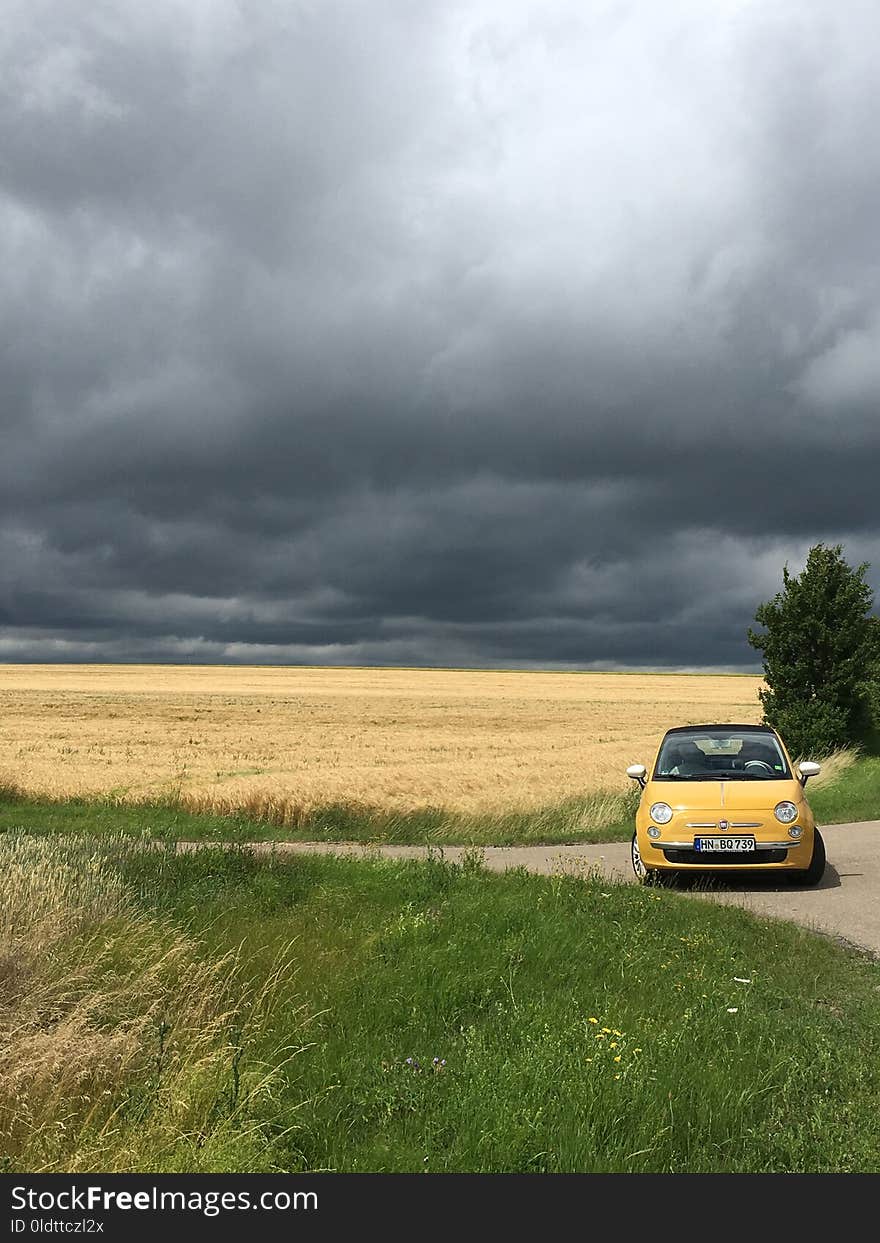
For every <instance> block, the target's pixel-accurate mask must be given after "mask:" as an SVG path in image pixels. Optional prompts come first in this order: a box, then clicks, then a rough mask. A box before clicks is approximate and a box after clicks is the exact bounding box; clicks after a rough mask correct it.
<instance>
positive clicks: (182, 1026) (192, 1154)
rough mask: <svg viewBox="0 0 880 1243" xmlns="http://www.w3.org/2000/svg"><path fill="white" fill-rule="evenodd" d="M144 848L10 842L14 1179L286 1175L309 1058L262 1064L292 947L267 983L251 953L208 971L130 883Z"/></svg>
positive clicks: (8, 1139)
mask: <svg viewBox="0 0 880 1243" xmlns="http://www.w3.org/2000/svg"><path fill="white" fill-rule="evenodd" d="M133 849H143V848H137V847H133V845H132V844H131V843H128V844H127V845H123V844H121V843H120V842H119V841H113V840H112V839H111V840H110V841H103V842H98V841H96V840H94V839H91V840H89V839H57V838H33V837H25V836H20V835H14V834H13V835H7V836H5V837H4V838H2V839H0V1153H2V1157H3V1162H4V1164H5V1168H7V1169H16V1170H27V1171H29V1172H39V1171H51V1170H56V1169H63V1170H68V1171H75V1170H88V1169H102V1170H105V1171H113V1170H139V1169H165V1170H169V1169H170V1170H174V1169H177V1170H224V1169H230V1168H235V1167H236V1166H237V1165H239V1166H240V1165H242V1164H243V1165H245V1166H246V1167H247V1168H255V1166H256V1168H261V1166H264V1164H265V1162H267V1161H269V1163H270V1165H271V1143H270V1142H269V1140H268V1136H269V1133H270V1131H271V1125H272V1116H273V1094H274V1091H275V1086H276V1082H277V1079H278V1075H279V1073H280V1069H281V1067H282V1066H283V1064H284V1062H285V1060H286V1058H287V1057H288V1056H289V1055H290V1054H291V1053H292V1052H294V1049H293V1048H291V1049H289V1050H287V1051H284V1050H279V1049H277V1048H276V1049H273V1050H272V1051H271V1056H270V1058H269V1060H268V1061H263V1060H260V1059H257V1058H255V1057H253V1056H252V1051H253V1050H254V1049H257V1048H259V1047H260V1045H261V1039H262V1035H263V1029H264V1025H265V1021H266V1015H267V1014H268V1013H269V1012H271V1010H272V1008H273V1006H274V1005H275V1003H276V1001H277V998H278V996H279V994H282V993H283V994H289V993H290V991H291V989H290V978H289V977H290V971H291V961H292V960H291V955H290V953H289V947H286V946H280V947H279V949H278V953H277V961H276V963H275V964H274V966H273V968H272V969H271V970H269V971H268V972H266V973H265V974H264V975H263V978H262V979H260V980H259V981H257V982H256V983H254V982H252V981H251V980H249V978H248V972H247V970H246V964H245V963H244V962H243V961H242V959H241V956H240V955H239V953H238V952H237V950H236V949H235V948H228V949H226V950H225V951H224V952H222V953H221V954H219V955H215V956H214V957H210V956H209V957H207V958H206V957H205V956H204V955H203V953H202V951H201V947H200V945H199V943H198V942H197V941H196V940H195V939H194V938H192V937H191V936H186V935H184V934H183V933H182V932H180V931H179V930H178V929H177V928H176V927H175V926H174V924H173V923H171V922H170V921H169V920H168V919H163V918H160V917H158V916H156V915H148V914H146V913H145V912H144V911H143V910H142V909H140V907H139V905H138V903H137V902H136V901H135V900H134V898H133V896H132V894H131V892H130V890H129V889H128V888H127V887H126V886H125V885H124V884H123V882H122V880H121V879H120V874H119V869H118V864H119V859H120V852H122V853H123V854H124V853H126V852H128V853H130V852H131V851H132V850H133ZM295 1014H296V1011H295V1009H294V1015H295ZM291 1026H292V1029H293V1030H292V1034H296V1028H297V1024H296V1022H293V1023H292V1025H291Z"/></svg>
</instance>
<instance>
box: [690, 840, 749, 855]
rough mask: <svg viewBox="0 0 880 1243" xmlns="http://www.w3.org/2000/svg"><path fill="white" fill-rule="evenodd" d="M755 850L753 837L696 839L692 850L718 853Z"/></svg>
mask: <svg viewBox="0 0 880 1243" xmlns="http://www.w3.org/2000/svg"><path fill="white" fill-rule="evenodd" d="M754 849H755V839H754V838H753V837H696V838H694V850H712V851H718V853H719V854H720V853H721V852H722V851H726V850H730V851H749V850H754Z"/></svg>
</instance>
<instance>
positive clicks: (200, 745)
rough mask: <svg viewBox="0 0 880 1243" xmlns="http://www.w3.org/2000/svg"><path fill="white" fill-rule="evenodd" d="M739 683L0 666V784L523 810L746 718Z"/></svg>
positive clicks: (605, 785) (744, 687)
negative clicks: (707, 729) (672, 738)
mask: <svg viewBox="0 0 880 1243" xmlns="http://www.w3.org/2000/svg"><path fill="white" fill-rule="evenodd" d="M759 685H760V678H759V677H757V676H751V675H742V676H740V675H702V674H630V673H627V674H617V673H548V672H531V671H528V672H522V671H469V670H467V671H460V670H432V669H343V668H308V667H253V666H247V667H238V666H157V665H152V666H149V665H0V707H2V714H0V780H2V781H6V782H8V783H9V784H12V785H15V786H17V787H19V788H20V789H23V790H24V791H26V792H27V793H30V794H38V795H48V796H50V797H55V798H62V797H68V796H89V795H105V796H110V797H112V798H114V799H118V800H119V801H141V800H148V799H155V798H159V799H162V798H168V797H175V798H181V799H182V800H183V801H184V802H185V803H187V804H189V805H191V806H198V807H199V808H201V809H212V808H213V809H216V810H224V811H226V810H229V809H230V808H234V807H245V806H248V805H249V804H250V805H254V804H255V802H258V801H259V800H260V799H264V798H272V799H275V800H276V801H278V800H281V801H282V802H284V803H288V804H291V805H296V806H297V807H299V808H310V807H316V806H320V805H322V804H327V803H334V802H344V803H363V804H370V805H373V806H377V807H383V808H388V809H392V810H408V809H413V808H419V807H426V806H431V807H442V808H445V809H448V810H450V811H457V812H465V813H482V812H497V811H507V810H519V809H522V810H529V809H535V808H538V807H542V806H548V805H552V804H555V803H558V802H559V801H560V800H562V799H565V798H569V797H578V796H581V795H584V794H589V793H593V792H597V791H608V792H610V793H613V792H617V791H623V790H626V789H627V788H628V786H629V783H628V781H627V778H626V776H625V774H624V770H625V768H626V766H627V764H631V763H635V762H643V763H648V762H649V760H650V757H651V754H652V751H653V749H654V748H656V746H657V744H658V742H659V740H660V737H661V736H662V734H663V732H664V731H665V730H666V729H668V728H669V727H670V726H672V725H683V724H688V723H696V722H705V721H739V722H756V721H758V720H759V719H760V704H759V701H758V696H757V691H758V687H759Z"/></svg>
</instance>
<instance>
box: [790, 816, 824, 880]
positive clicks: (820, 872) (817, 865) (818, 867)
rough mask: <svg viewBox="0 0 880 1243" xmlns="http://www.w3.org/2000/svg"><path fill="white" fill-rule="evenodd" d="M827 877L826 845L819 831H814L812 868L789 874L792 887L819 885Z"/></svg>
mask: <svg viewBox="0 0 880 1243" xmlns="http://www.w3.org/2000/svg"><path fill="white" fill-rule="evenodd" d="M824 875H825V843H824V841H823V840H822V834H821V833H820V832H819V830H818V829H814V831H813V856H812V858H811V859H810V866H809V867H807V868H802V869H800V870H799V871H797V872H790V873H789V881H790V882H791V884H792V885H818V884H819V881H820V880H821V879H822V877H823V876H824Z"/></svg>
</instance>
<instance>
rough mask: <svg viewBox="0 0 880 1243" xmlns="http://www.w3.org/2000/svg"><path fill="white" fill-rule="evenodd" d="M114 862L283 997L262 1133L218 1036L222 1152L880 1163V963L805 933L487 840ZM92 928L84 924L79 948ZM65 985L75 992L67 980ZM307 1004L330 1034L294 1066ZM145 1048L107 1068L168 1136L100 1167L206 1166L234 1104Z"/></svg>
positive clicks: (426, 1166)
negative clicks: (169, 1071)
mask: <svg viewBox="0 0 880 1243" xmlns="http://www.w3.org/2000/svg"><path fill="white" fill-rule="evenodd" d="M44 845H45V843H44ZM50 845H51V847H52V849H57V846H58V844H57V843H54V842H53V843H50ZM90 849H91V850H92V855H91V856H90V858H91V860H92V861H91V863H89V865H88V866H89V869H91V870H94V867H95V865H96V861H98V855H96V854H95V847H94V844H93V846H92V847H91V848H90ZM101 850H102V851H104V854H103V856H101V858H102V860H103V861H102V862H101V863H100V866H101V867H102V868H103V869H105V870H106V871H107V872H108V874H110V873H111V872H112V873H115V875H116V876H117V877H118V878H119V880H120V881H121V882H122V887H123V889H124V893H125V902H126V903H127V904H129V907H128V908H127V909H130V910H131V911H132V912H135V911H136V912H137V916H136V918H137V920H144V921H146V923H147V925H148V926H149V927H151V928H154V929H158V930H160V931H159V933H158V934H157V935H158V936H159V939H160V941H161V942H162V943H163V944H164V939H165V938H172V940H173V941H174V942H175V943H176V941H177V939H178V938H179V939H181V940H182V942H183V944H184V945H185V947H186V955H187V956H188V958H187V961H188V962H189V970H196V969H198V970H200V971H207V972H208V973H209V977H210V978H211V979H212V980H213V979H215V978H216V972H217V964H218V963H223V962H225V961H227V956H228V955H229V954H230V952H231V951H232V950H233V948H235V953H236V956H237V959H236V960H237V961H238V962H240V963H243V964H247V973H248V976H249V979H250V989H251V991H252V992H253V991H260V990H262V995H264V996H266V997H267V998H268V1000H267V1003H266V1004H265V1005H263V1006H262V1007H261V1008H260V1013H259V1018H258V1021H257V1022H256V1024H255V1026H254V1032H253V1036H252V1038H251V1039H250V1040H249V1041H248V1042H247V1046H246V1048H245V1051H244V1053H243V1055H242V1056H241V1060H240V1063H239V1073H240V1074H242V1075H247V1074H248V1073H250V1068H251V1067H252V1066H254V1065H256V1066H257V1067H261V1068H262V1069H261V1071H260V1074H262V1075H263V1077H264V1078H265V1075H266V1066H267V1064H268V1066H269V1067H270V1069H271V1070H272V1072H273V1073H272V1074H271V1076H270V1080H269V1081H270V1082H271V1085H272V1086H271V1090H270V1091H267V1092H265V1093H263V1095H262V1096H261V1097H260V1098H259V1100H258V1101H257V1102H256V1103H255V1104H254V1106H253V1109H252V1111H251V1112H252V1116H253V1122H254V1126H253V1127H252V1128H251V1129H250V1130H249V1129H248V1127H246V1126H238V1125H237V1124H236V1123H235V1122H234V1121H233V1123H232V1124H231V1128H230V1124H229V1120H228V1112H229V1105H228V1101H229V1090H230V1084H229V1080H230V1074H231V1069H230V1068H231V1065H232V1059H231V1057H230V1050H232V1049H238V1048H242V1047H243V1042H242V1041H241V1040H240V1039H238V1040H234V1039H230V1038H229V1036H228V1035H227V1036H224V1037H223V1038H222V1039H220V1040H219V1043H216V1042H215V1037H214V1036H213V1035H211V1036H210V1037H209V1038H208V1039H207V1047H208V1049H209V1050H210V1049H215V1050H218V1051H220V1055H219V1057H218V1060H217V1062H216V1063H211V1065H212V1066H213V1070H211V1072H210V1074H209V1075H208V1081H209V1083H210V1084H211V1085H213V1088H212V1091H213V1096H212V1091H199V1092H196V1093H195V1097H196V1099H197V1100H200V1101H201V1100H207V1101H209V1100H212V1099H213V1100H214V1102H215V1103H216V1108H217V1110H218V1111H219V1113H218V1119H217V1121H218V1124H219V1125H220V1126H221V1127H225V1128H226V1129H225V1131H223V1133H222V1135H221V1136H220V1137H219V1138H218V1140H217V1141H216V1143H215V1147H214V1151H213V1160H214V1165H213V1168H218V1167H217V1164H216V1162H217V1160H218V1159H220V1160H222V1161H223V1162H224V1163H225V1168H226V1169H228V1170H229V1171H232V1170H248V1169H271V1168H274V1169H282V1170H316V1169H331V1170H342V1171H379V1170H391V1171H425V1170H427V1171H522V1172H532V1171H534V1172H538V1171H551V1172H552V1171H577V1170H580V1171H616V1172H629V1171H632V1172H636V1171H661V1172H662V1171H675V1172H688V1171H694V1172H699V1171H724V1172H737V1171H740V1172H742V1171H749V1172H782V1171H873V1170H876V1169H877V1167H878V1164H880V1059H878V1058H877V1031H878V1030H880V990H878V986H880V966H878V964H877V963H876V962H873V961H869V960H866V959H863V958H861V957H858V956H856V955H854V954H852V953H848V952H846V951H844V950H842V949H840V948H839V947H837V946H836V945H835V944H833V943H832V942H831V941H828V940H825V939H821V938H818V937H815V936H813V935H811V934H809V933H807V932H805V931H803V930H800V929H798V928H796V927H794V926H792V925H788V924H785V923H782V922H773V921H769V920H759V919H756V918H755V917H753V916H751V915H749V914H748V913H747V912H745V911H742V910H739V909H736V908H733V907H725V906H720V905H718V906H716V905H715V904H712V903H709V902H704V901H703V900H701V899H699V898H696V897H693V896H691V897H688V896H687V895H681V894H676V893H667V892H664V891H661V892H655V891H653V890H651V889H642V888H636V887H634V886H625V885H615V884H611V883H609V882H607V881H595V880H587V881H580V880H577V879H573V878H570V877H566V878H542V877H533V876H528V875H526V874H525V873H522V872H510V873H507V874H505V875H503V876H488V875H486V874H485V873H484V872H482V870H481V868H480V866H479V860H478V857H476V856H475V857H474V858H473V859H471V860H470V861H469V862H468V863H467V864H466V865H464V866H460V867H454V866H451V865H448V864H446V863H444V862H443V861H441V860H440V859H439V858H433V859H429V860H428V861H426V862H423V863H417V864H413V863H409V864H401V863H392V862H387V861H376V862H365V861H362V860H347V859H333V858H323V857H317V856H302V857H300V858H297V859H293V860H287V861H281V860H280V859H278V860H276V859H273V858H272V857H269V858H263V859H259V860H258V859H255V858H252V857H251V856H250V855H249V854H248V853H247V852H245V851H242V850H239V849H236V848H235V847H228V848H225V849H221V848H217V849H212V850H210V849H208V850H204V851H201V852H197V853H196V854H180V853H177V852H174V851H172V850H168V849H165V848H163V847H162V846H161V845H154V846H152V847H147V846H145V845H144V844H136V843H133V842H131V841H130V840H129V841H125V840H121V839H115V840H111V839H107V841H106V842H105V843H103V844H102V846H101ZM84 858H85V856H84ZM117 888H118V886H117ZM114 892H115V890H114ZM114 918H117V916H114ZM132 918H134V915H132ZM88 927H91V925H88ZM89 935H90V933H89V932H88V930H87V929H86V930H85V931H79V932H77V933H76V934H75V936H74V937H73V942H74V943H75V945H76V946H77V947H78V948H77V949H76V951H74V949H71V950H70V951H69V952H70V953H74V952H76V953H78V954H79V960H84V959H85V957H86V954H85V949H84V948H83V947H84V945H85V943H86V942H85V941H83V939H82V938H83V937H84V936H85V937H86V938H87V937H88V936H89ZM116 957H119V958H120V959H121V960H122V961H124V962H127V961H129V959H128V957H127V955H126V954H125V953H120V955H118V956H116ZM279 964H283V971H284V974H283V980H284V983H283V985H282V986H281V987H278V986H274V987H273V986H272V985H271V981H272V980H277V978H278V971H279ZM106 969H107V968H105V970H106ZM221 974H222V973H221ZM239 978H240V977H239ZM54 987H55V988H56V989H62V994H61V995H62V996H63V995H64V994H63V985H62V981H61V977H60V975H59V976H58V978H57V979H56V981H55V985H54ZM114 987H115V986H114ZM111 991H112V990H111ZM233 991H235V990H234V989H233ZM46 995H47V996H49V994H46ZM126 996H127V997H128V1000H127V1001H126V1002H125V1004H119V1005H117V1006H116V1007H115V1009H114V1008H112V1007H111V1008H110V1009H105V1011H104V1012H103V1013H104V1020H103V1027H102V1029H101V1030H102V1031H103V1032H104V1033H105V1036H106V1038H108V1039H109V1038H110V1037H111V1036H112V1035H113V1033H114V1032H116V1031H119V1030H123V1031H124V1030H125V1022H126V1017H127V1016H128V1015H129V1014H131V1013H134V1014H135V1016H137V1015H138V1014H140V1013H142V1009H143V1007H142V1005H140V1008H139V1004H140V1003H138V1002H137V1000H136V993H135V990H132V991H131V993H130V994H126ZM181 1004H183V1003H181ZM302 1006H304V1007H305V1012H306V1013H308V1014H310V1015H312V1016H313V1017H312V1019H311V1022H310V1024H309V1026H308V1029H307V1043H308V1044H309V1046H310V1047H308V1048H307V1049H306V1050H305V1051H304V1052H302V1053H301V1054H300V1055H299V1056H297V1057H295V1058H294V1059H293V1060H289V1058H288V1057H287V1054H285V1053H284V1052H282V1051H283V1050H285V1049H289V1048H290V1047H291V1046H295V1047H299V1045H300V1044H301V1043H302V1042H303V1031H302V1021H301V1013H302V1011H301V1010H300V1009H299V1007H302ZM221 1011H222V1007H221ZM47 1015H48V1011H47V1012H46V1013H45V1014H44V1017H43V1020H42V1021H43V1023H44V1025H45V1024H50V1020H49V1018H48V1017H47ZM138 1021H139V1020H138ZM213 1023H214V1020H213V1019H209V1021H208V1022H207V1028H208V1031H209V1032H215V1031H216V1030H218V1029H217V1028H216V1025H214V1026H212V1024H213ZM49 1030H52V1029H51V1024H50V1026H49ZM138 1030H141V1029H140V1028H139V1029H138ZM189 1030H190V1037H192V1032H193V1031H196V1032H198V1030H200V1025H199V1023H193V1024H190V1028H189ZM224 1030H228V1029H224ZM181 1038H182V1037H181ZM140 1043H141V1046H142V1055H141V1060H140V1061H139V1062H138V1061H137V1060H135V1061H134V1062H132V1063H131V1064H130V1067H129V1069H128V1070H126V1072H125V1073H120V1075H119V1076H118V1083H117V1082H115V1081H114V1076H113V1075H112V1074H110V1075H109V1076H108V1077H107V1078H106V1079H102V1080H101V1084H102V1085H103V1088H104V1089H105V1090H108V1091H110V1093H111V1097H110V1099H111V1100H112V1101H113V1102H114V1106H113V1108H114V1109H116V1108H120V1107H121V1113H119V1114H117V1115H115V1116H118V1117H120V1118H122V1119H124V1120H127V1119H128V1117H129V1115H128V1114H127V1113H126V1107H125V1105H124V1102H126V1101H128V1100H132V1099H133V1100H134V1101H136V1102H138V1101H144V1100H150V1101H155V1104H153V1105H151V1106H150V1107H149V1108H148V1109H147V1112H146V1113H143V1112H142V1113H140V1114H138V1113H137V1112H135V1114H134V1115H132V1116H133V1117H139V1118H141V1119H142V1124H145V1125H148V1126H149V1127H150V1128H152V1134H153V1140H152V1141H151V1142H150V1143H147V1142H146V1141H143V1142H142V1143H141V1146H140V1147H138V1148H136V1149H135V1157H136V1160H134V1161H133V1160H132V1156H131V1154H132V1146H133V1145H134V1144H136V1140H135V1139H134V1138H132V1134H131V1131H130V1129H129V1130H125V1129H123V1132H122V1137H121V1139H120V1142H119V1145H118V1147H117V1146H116V1143H115V1140H114V1139H113V1136H112V1135H111V1134H110V1132H109V1131H107V1130H105V1131H104V1133H103V1141H102V1142H103V1143H104V1147H103V1149H101V1148H98V1149H97V1150H96V1149H94V1148H93V1149H92V1151H93V1152H95V1151H97V1155H96V1156H93V1157H92V1163H91V1164H90V1165H89V1167H88V1168H90V1169H97V1170H100V1169H111V1168H154V1169H163V1168H169V1165H168V1163H169V1162H170V1163H171V1166H170V1167H172V1168H173V1167H175V1165H176V1166H180V1165H185V1164H186V1163H187V1161H189V1162H190V1164H193V1163H196V1162H197V1161H198V1159H199V1158H198V1154H199V1153H200V1152H201V1151H203V1149H202V1148H200V1147H199V1137H202V1144H203V1145H204V1144H211V1143H212V1142H214V1141H212V1140H211V1136H212V1130H211V1128H212V1126H213V1122H212V1116H211V1112H210V1109H209V1110H207V1111H206V1110H205V1109H203V1108H202V1109H201V1111H198V1110H197V1111H196V1113H197V1115H198V1120H197V1121H196V1122H195V1123H192V1122H190V1121H189V1120H188V1119H189V1114H188V1113H187V1111H186V1109H184V1108H183V1107H182V1106H181V1105H177V1106H175V1105H174V1104H173V1103H174V1102H175V1100H178V1099H179V1100H182V1101H186V1100H187V1099H188V1097H187V1095H186V1092H185V1090H176V1091H174V1090H169V1091H168V1092H167V1094H165V1095H164V1096H163V1095H161V1094H159V1095H156V1094H155V1093H154V1084H155V1080H156V1075H155V1071H154V1069H153V1065H152V1063H151V1060H150V1059H151V1057H153V1056H154V1055H155V1051H156V1044H155V1041H153V1042H150V1041H149V1040H147V1039H146V1038H144V1037H142V1038H141V1041H140ZM212 1076H214V1077H213V1078H212ZM217 1076H219V1078H218V1077H217ZM224 1076H225V1077H224ZM255 1078H256V1081H259V1076H258V1075H257V1076H255ZM180 1082H181V1083H184V1084H185V1082H186V1080H182V1081H180ZM25 1086H26V1085H25ZM169 1089H170V1085H169ZM55 1090H56V1091H57V1090H58V1089H57V1088H56V1089H55ZM19 1093H20V1095H23V1098H26V1099H30V1095H29V1093H30V1089H29V1088H28V1089H27V1091H25V1088H24V1087H21V1086H20V1088H19ZM120 1102H121V1103H122V1106H120ZM137 1108H140V1106H137V1107H136V1109H137ZM174 1108H177V1109H178V1111H179V1113H178V1115H173V1114H172V1112H171V1111H172V1110H173V1109H174ZM9 1116H10V1115H9V1114H7V1115H5V1118H6V1121H5V1123H4V1125H6V1126H8V1125H10V1124H9ZM47 1117H48V1115H47ZM71 1134H72V1132H71V1131H67V1132H65V1133H63V1134H61V1135H59V1136H58V1138H57V1140H54V1141H53V1144H54V1146H53V1147H52V1148H51V1162H47V1164H49V1165H51V1168H56V1169H66V1168H73V1165H72V1164H71V1163H73V1162H75V1161H81V1160H83V1159H84V1158H82V1156H81V1155H80V1156H77V1155H76V1154H81V1152H82V1151H84V1149H83V1147H82V1142H81V1141H76V1142H74V1141H73V1140H70V1139H69V1138H68V1137H69V1136H70V1135H71ZM157 1137H158V1138H157ZM41 1142H42V1141H41ZM66 1145H69V1147H66ZM21 1151H24V1149H21ZM122 1154H124V1156H123V1155H122ZM138 1154H139V1155H138ZM151 1163H152V1164H151Z"/></svg>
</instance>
